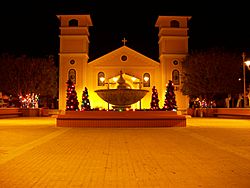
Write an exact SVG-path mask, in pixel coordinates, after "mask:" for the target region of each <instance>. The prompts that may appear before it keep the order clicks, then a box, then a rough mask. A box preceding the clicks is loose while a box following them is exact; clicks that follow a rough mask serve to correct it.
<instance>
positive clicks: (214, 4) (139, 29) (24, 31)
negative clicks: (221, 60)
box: [0, 0, 250, 60]
mask: <svg viewBox="0 0 250 188" xmlns="http://www.w3.org/2000/svg"><path fill="white" fill-rule="evenodd" d="M237 3H238V4H237ZM0 10H1V11H0V20H1V29H0V52H1V53H3V52H9V53H14V54H28V55H34V56H43V55H48V54H54V55H57V54H58V46H59V37H58V35H59V22H58V20H57V17H56V15H58V14H90V16H91V18H92V22H93V27H90V52H89V53H90V54H89V55H90V60H93V59H95V58H98V57H100V56H101V55H104V54H106V53H108V52H111V51H113V50H115V49H117V48H119V47H120V46H121V45H122V42H121V40H122V39H123V37H126V39H127V40H128V42H127V46H128V47H130V48H133V49H134V50H136V51H138V52H140V53H142V54H144V55H146V56H148V57H150V58H153V59H155V60H158V28H156V27H155V22H156V20H157V17H158V16H159V15H186V16H191V17H192V19H191V20H190V22H189V36H190V38H189V49H190V50H193V49H206V48H210V47H226V48H230V49H235V50H237V51H243V50H244V51H246V52H247V51H249V53H250V30H249V24H250V19H249V18H250V16H248V8H247V5H246V4H244V3H242V2H240V1H238V2H232V3H229V2H228V3H226V4H223V3H219V1H218V0H217V1H213V0H212V1H211V0H210V1H208V0H204V1H197V0H194V1H193V2H191V1H187V0H185V1H183V2H182V1H175V0H171V1H169V0H165V1H160V0H151V1H148V2H147V1H145V0H144V1H138V0H134V1H132V0H127V1H114V0H113V2H112V1H107V0H106V1H101V0H99V1H97V0H94V1H90V0H81V1H80V0H78V1H77V0H67V1H66V0H51V1H46V0H44V1H42V0H37V1H32V3H30V2H27V1H16V2H15V1H10V0H9V1H8V2H6V3H4V4H1V8H0Z"/></svg>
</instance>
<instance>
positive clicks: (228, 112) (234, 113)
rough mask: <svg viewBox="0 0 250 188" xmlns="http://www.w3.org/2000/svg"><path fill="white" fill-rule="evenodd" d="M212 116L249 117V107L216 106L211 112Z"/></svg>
mask: <svg viewBox="0 0 250 188" xmlns="http://www.w3.org/2000/svg"><path fill="white" fill-rule="evenodd" d="M213 116H214V117H224V118H248V119H250V108H218V109H216V112H214V113H213Z"/></svg>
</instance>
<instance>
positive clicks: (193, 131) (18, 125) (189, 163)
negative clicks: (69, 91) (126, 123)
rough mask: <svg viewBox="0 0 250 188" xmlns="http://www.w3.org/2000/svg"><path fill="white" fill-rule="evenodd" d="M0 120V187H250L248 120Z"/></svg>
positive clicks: (45, 118)
mask: <svg viewBox="0 0 250 188" xmlns="http://www.w3.org/2000/svg"><path fill="white" fill-rule="evenodd" d="M55 123H56V119H55V118H47V117H44V118H43V117H40V118H23V117H21V118H10V119H0V187H1V188H30V187H36V188H38V187H39V188H40V187H42V188H43V187H53V188H54V187H58V188H64V187H82V188H87V187H89V188H112V187H116V188H120V187H121V188H138V187H141V188H168V187H169V188H179V187H181V188H195V187H202V188H224V187H225V188H249V187H250V120H234V119H213V118H188V119H187V127H166V128H62V127H56V125H55Z"/></svg>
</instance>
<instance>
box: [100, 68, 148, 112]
mask: <svg viewBox="0 0 250 188" xmlns="http://www.w3.org/2000/svg"><path fill="white" fill-rule="evenodd" d="M117 83H118V86H117V89H99V90H96V91H95V92H96V93H97V95H98V96H99V97H101V98H102V99H103V100H104V101H106V102H107V103H109V104H112V105H114V106H112V107H113V109H115V110H119V111H124V110H125V109H127V108H130V107H131V105H132V104H134V103H136V102H138V101H140V100H141V99H142V98H143V97H144V96H145V95H146V94H147V92H148V90H144V89H131V88H130V87H129V85H128V84H127V83H126V81H125V79H124V78H123V77H122V71H120V78H119V79H118V81H117Z"/></svg>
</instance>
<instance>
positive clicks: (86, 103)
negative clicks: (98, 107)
mask: <svg viewBox="0 0 250 188" xmlns="http://www.w3.org/2000/svg"><path fill="white" fill-rule="evenodd" d="M85 110H91V108H90V101H89V93H88V89H87V88H86V87H85V89H84V91H83V92H82V105H81V111H85Z"/></svg>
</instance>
